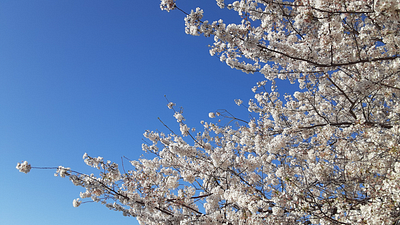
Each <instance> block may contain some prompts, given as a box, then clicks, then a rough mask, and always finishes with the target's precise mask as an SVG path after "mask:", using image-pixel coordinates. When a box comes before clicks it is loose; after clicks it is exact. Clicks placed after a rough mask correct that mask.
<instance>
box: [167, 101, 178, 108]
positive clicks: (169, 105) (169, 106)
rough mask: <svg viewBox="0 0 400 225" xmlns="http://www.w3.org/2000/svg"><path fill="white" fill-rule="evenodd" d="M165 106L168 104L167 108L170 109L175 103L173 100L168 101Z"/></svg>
mask: <svg viewBox="0 0 400 225" xmlns="http://www.w3.org/2000/svg"><path fill="white" fill-rule="evenodd" d="M167 106H168V109H172V108H173V107H174V106H176V104H175V103H173V102H169V103H168V105H167Z"/></svg>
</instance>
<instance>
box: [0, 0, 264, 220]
mask: <svg viewBox="0 0 400 225" xmlns="http://www.w3.org/2000/svg"><path fill="white" fill-rule="evenodd" d="M159 3H160V1H159V0H152V1H138V0H129V1H128V0H126V1H125V0H119V1H111V0H109V1H103V0H90V1H89V0H79V1H78V0H68V1H67V0H37V1H31V0H4V1H1V2H0V152H1V157H0V160H1V161H0V175H1V178H2V181H1V186H0V193H2V197H1V199H2V201H1V203H2V204H1V206H0V224H4V225H8V224H10V225H19V224H30V225H36V224H37V225H54V224H57V225H64V224H65V225H70V224H77V225H79V224H95V223H96V224H110V223H113V224H121V225H122V224H137V222H136V220H135V219H134V218H126V217H123V216H122V214H121V213H120V212H114V211H110V210H108V209H107V208H105V207H104V206H102V205H100V204H96V203H90V204H83V205H81V206H80V207H78V208H73V206H72V200H73V199H74V198H77V197H79V192H81V191H84V190H83V189H82V188H79V187H75V186H74V185H73V184H72V183H71V182H70V181H69V180H68V179H62V178H59V177H54V176H53V173H54V172H55V171H51V170H32V171H31V172H30V173H29V174H23V173H19V172H18V171H17V170H16V169H15V166H16V164H17V162H20V161H22V160H27V161H28V162H29V163H31V164H32V166H59V165H63V166H67V167H71V168H73V169H75V170H78V171H81V172H85V173H91V172H93V170H92V169H91V168H89V167H87V166H86V165H85V164H84V162H83V161H82V155H83V154H84V153H85V152H87V153H88V154H89V155H91V156H103V157H104V158H105V159H110V160H112V161H116V162H117V163H119V162H120V161H121V159H120V158H121V156H126V157H128V158H130V159H137V158H139V157H140V156H141V155H142V154H143V152H142V150H141V144H142V142H143V141H142V138H143V135H142V134H143V132H144V131H145V130H147V129H148V130H157V129H158V130H161V131H165V132H167V130H166V129H165V128H164V127H163V125H162V124H161V123H160V122H159V121H158V119H157V117H160V118H161V119H162V120H163V121H164V122H165V123H166V124H168V125H169V126H170V127H171V128H172V129H174V130H176V131H178V132H179V127H178V126H177V124H176V123H175V119H174V118H173V117H172V114H173V113H172V111H171V110H168V108H167V107H166V104H167V102H166V100H165V98H164V95H167V97H168V98H169V99H170V100H171V101H173V102H176V103H177V104H178V106H182V107H183V108H184V116H185V117H186V119H187V123H188V124H189V125H190V126H195V127H198V128H200V127H201V125H200V123H199V121H200V120H211V119H209V118H208V112H210V111H214V110H217V109H227V110H229V111H232V112H234V113H235V115H237V116H238V117H241V118H244V119H248V112H247V111H246V109H244V108H241V107H238V106H236V105H235V104H234V99H236V98H241V99H242V100H243V101H244V102H247V101H248V99H249V98H252V97H253V93H252V92H251V90H250V89H251V87H252V86H253V85H254V84H255V82H256V81H260V80H262V76H261V75H260V74H254V75H251V74H250V75H248V74H244V73H242V72H239V71H236V70H233V69H231V68H229V67H228V66H226V65H225V64H224V63H221V62H220V61H219V59H218V58H217V57H211V56H210V55H209V53H208V47H207V45H209V44H212V39H211V38H208V39H207V38H204V37H192V36H189V35H186V34H185V33H184V21H183V18H184V14H183V13H181V12H179V11H172V12H171V13H167V12H165V11H161V10H160V9H159ZM178 4H179V5H180V7H181V8H183V9H186V10H188V11H189V10H190V9H191V8H195V7H197V6H202V7H203V8H205V19H209V20H215V19H219V18H223V17H226V16H228V17H229V18H230V15H234V13H233V12H229V11H227V10H221V9H219V8H218V7H217V6H216V4H215V1H214V0H210V1H194V0H182V1H181V2H179V1H178ZM198 4H201V5H198ZM231 19H232V20H235V19H236V21H240V17H232V18H231ZM126 167H127V169H129V167H128V166H126Z"/></svg>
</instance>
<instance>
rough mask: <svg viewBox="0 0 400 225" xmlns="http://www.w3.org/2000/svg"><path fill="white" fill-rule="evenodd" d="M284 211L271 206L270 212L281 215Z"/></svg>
mask: <svg viewBox="0 0 400 225" xmlns="http://www.w3.org/2000/svg"><path fill="white" fill-rule="evenodd" d="M283 213H284V211H283V209H282V208H280V207H273V208H272V214H274V215H276V216H282V215H283Z"/></svg>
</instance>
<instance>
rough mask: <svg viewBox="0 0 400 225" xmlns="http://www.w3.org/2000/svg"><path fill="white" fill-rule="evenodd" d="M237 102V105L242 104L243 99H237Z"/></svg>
mask: <svg viewBox="0 0 400 225" xmlns="http://www.w3.org/2000/svg"><path fill="white" fill-rule="evenodd" d="M235 103H236V105H238V106H240V105H241V104H242V103H243V101H242V100H240V99H235Z"/></svg>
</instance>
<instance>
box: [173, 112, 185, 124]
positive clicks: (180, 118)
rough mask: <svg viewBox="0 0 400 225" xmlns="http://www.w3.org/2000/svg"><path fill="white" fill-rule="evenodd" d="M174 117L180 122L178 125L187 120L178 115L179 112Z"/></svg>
mask: <svg viewBox="0 0 400 225" xmlns="http://www.w3.org/2000/svg"><path fill="white" fill-rule="evenodd" d="M174 117H175V119H176V121H178V123H180V122H182V120H185V118H184V117H183V115H182V114H180V113H178V112H176V113H175V114H174Z"/></svg>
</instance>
